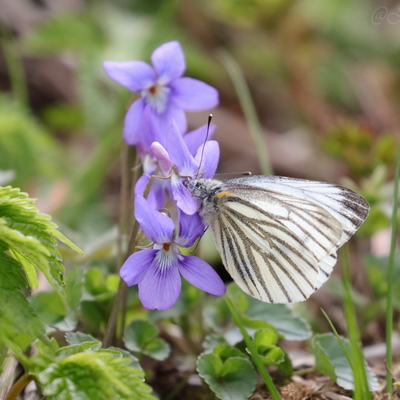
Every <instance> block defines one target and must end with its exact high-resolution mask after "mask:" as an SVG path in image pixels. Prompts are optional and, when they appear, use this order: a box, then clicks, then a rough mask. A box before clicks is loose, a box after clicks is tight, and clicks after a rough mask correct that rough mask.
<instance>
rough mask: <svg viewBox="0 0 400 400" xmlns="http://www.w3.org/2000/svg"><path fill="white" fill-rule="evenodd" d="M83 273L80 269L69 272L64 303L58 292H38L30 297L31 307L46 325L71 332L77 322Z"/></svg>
mask: <svg viewBox="0 0 400 400" xmlns="http://www.w3.org/2000/svg"><path fill="white" fill-rule="evenodd" d="M83 280H84V271H83V269H82V268H79V267H77V268H73V269H71V270H69V272H68V274H67V277H66V289H65V295H66V302H63V301H62V298H61V297H60V295H59V293H58V292H55V291H49V292H39V293H37V294H36V295H34V296H33V297H32V300H31V304H32V307H33V308H34V309H35V310H36V312H37V313H38V314H39V316H40V317H41V319H42V321H43V322H44V323H46V324H47V325H51V326H54V327H56V328H57V329H60V330H63V331H69V330H73V329H75V327H76V324H77V321H78V311H79V309H80V304H81V303H80V301H81V298H82V287H83Z"/></svg>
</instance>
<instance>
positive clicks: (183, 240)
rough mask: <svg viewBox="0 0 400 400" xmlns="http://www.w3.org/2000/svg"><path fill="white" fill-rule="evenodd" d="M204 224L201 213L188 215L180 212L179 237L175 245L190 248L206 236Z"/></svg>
mask: <svg viewBox="0 0 400 400" xmlns="http://www.w3.org/2000/svg"><path fill="white" fill-rule="evenodd" d="M204 228H205V225H204V222H203V219H202V218H201V217H200V215H199V213H195V214H193V215H187V214H185V213H184V212H182V211H181V210H179V235H178V237H177V238H176V239H175V243H177V244H178V246H181V247H190V246H192V245H193V244H194V242H195V241H196V239H198V238H199V237H200V236H203V234H204Z"/></svg>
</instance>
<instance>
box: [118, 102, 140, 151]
mask: <svg viewBox="0 0 400 400" xmlns="http://www.w3.org/2000/svg"><path fill="white" fill-rule="evenodd" d="M144 105H145V103H144V99H143V97H142V98H140V99H138V100H136V101H135V102H134V103H133V104H132V105H131V106H130V108H129V110H128V112H127V113H126V115H125V121H124V131H123V137H124V140H125V142H126V143H128V144H130V145H135V144H137V143H138V142H139V140H140V137H139V124H140V120H141V117H142V114H143V109H144Z"/></svg>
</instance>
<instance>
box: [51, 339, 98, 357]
mask: <svg viewBox="0 0 400 400" xmlns="http://www.w3.org/2000/svg"><path fill="white" fill-rule="evenodd" d="M100 349H101V342H99V341H98V340H94V341H92V342H83V343H79V344H70V345H69V346H64V347H60V348H59V349H58V350H57V351H56V352H55V355H56V356H57V358H66V357H68V356H72V355H74V354H78V353H83V352H85V351H97V350H100Z"/></svg>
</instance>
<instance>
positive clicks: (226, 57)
mask: <svg viewBox="0 0 400 400" xmlns="http://www.w3.org/2000/svg"><path fill="white" fill-rule="evenodd" d="M219 58H220V60H221V62H222V64H223V65H224V67H225V69H226V70H227V72H228V74H229V76H230V78H231V80H232V83H233V85H234V87H235V90H236V94H237V96H238V98H239V101H240V105H241V106H242V110H243V112H244V115H245V117H246V120H247V123H248V125H249V128H250V132H251V135H252V137H253V142H254V146H255V149H256V153H257V158H258V162H259V164H260V168H261V172H262V173H263V174H264V175H271V174H272V168H271V164H270V161H269V158H268V153H267V148H266V144H265V140H264V137H263V133H262V128H261V124H260V121H259V119H258V117H257V113H256V109H255V106H254V103H253V100H252V98H251V95H250V91H249V88H248V86H247V84H246V81H245V79H244V76H243V74H242V71H241V70H240V67H239V65H238V64H237V62H236V61H235V60H234V58H233V57H232V56H231V55H230V54H229V53H228V52H226V51H222V50H221V51H220V52H219Z"/></svg>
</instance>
